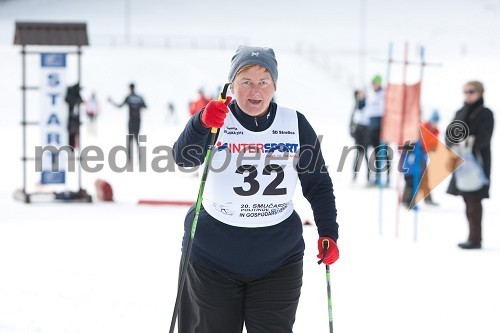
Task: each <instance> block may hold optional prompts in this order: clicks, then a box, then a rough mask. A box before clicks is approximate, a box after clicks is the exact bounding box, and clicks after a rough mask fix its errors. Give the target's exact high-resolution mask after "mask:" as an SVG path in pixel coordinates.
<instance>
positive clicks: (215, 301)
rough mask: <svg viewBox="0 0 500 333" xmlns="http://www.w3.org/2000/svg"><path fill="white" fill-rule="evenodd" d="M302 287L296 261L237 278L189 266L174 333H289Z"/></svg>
mask: <svg viewBox="0 0 500 333" xmlns="http://www.w3.org/2000/svg"><path fill="white" fill-rule="evenodd" d="M301 287H302V260H300V261H298V262H294V263H290V264H286V265H284V266H282V267H280V268H278V269H277V270H275V271H273V272H271V273H269V274H268V275H266V276H264V277H262V278H258V279H253V280H247V279H241V278H237V277H235V276H233V275H230V274H227V273H224V272H220V271H217V270H213V269H208V268H206V267H203V266H200V265H197V264H195V263H189V266H188V269H187V276H186V282H185V285H184V290H183V293H182V296H181V303H180V308H179V333H241V332H242V330H243V325H245V326H246V330H247V332H248V333H268V332H273V333H291V332H292V328H293V324H294V322H295V312H296V311H297V306H298V304H299V297H300V289H301Z"/></svg>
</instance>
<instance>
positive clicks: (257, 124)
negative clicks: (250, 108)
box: [253, 117, 259, 127]
mask: <svg viewBox="0 0 500 333" xmlns="http://www.w3.org/2000/svg"><path fill="white" fill-rule="evenodd" d="M253 120H254V121H255V126H257V127H259V123H258V122H257V117H254V118H253Z"/></svg>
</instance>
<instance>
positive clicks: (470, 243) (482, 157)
mask: <svg viewBox="0 0 500 333" xmlns="http://www.w3.org/2000/svg"><path fill="white" fill-rule="evenodd" d="M483 93H484V87H483V84H482V83H481V82H478V81H471V82H468V83H466V84H465V86H464V96H465V100H464V106H463V107H462V108H461V109H460V110H458V111H457V113H456V114H455V118H454V119H453V122H452V123H451V124H450V125H448V129H447V130H446V133H447V136H446V143H447V145H448V146H451V147H454V146H456V144H457V143H458V142H457V140H456V139H457V138H456V137H453V136H454V134H457V133H459V132H457V125H459V124H462V123H459V121H460V122H463V123H464V124H465V125H466V126H467V128H468V131H469V136H468V138H467V140H469V139H471V138H474V143H473V145H472V153H473V156H474V158H475V160H476V161H477V162H478V163H479V165H480V166H481V168H482V171H483V172H484V176H485V177H486V179H487V183H486V184H484V185H483V186H482V187H481V188H480V189H478V190H476V191H463V190H460V189H459V187H457V181H456V178H457V175H456V174H454V175H453V177H452V179H451V182H450V185H449V188H448V193H449V194H452V195H461V196H462V197H463V198H464V201H465V208H466V216H467V220H468V222H469V231H470V232H469V238H468V239H467V241H466V242H464V243H460V244H458V246H459V247H460V248H462V249H479V248H481V242H482V231H481V223H482V215H483V207H482V204H481V200H482V199H485V198H489V189H490V186H489V180H490V171H491V149H490V143H491V136H492V133H493V112H492V111H491V110H490V109H488V108H486V107H485V106H484V100H483ZM466 163H467V162H466Z"/></svg>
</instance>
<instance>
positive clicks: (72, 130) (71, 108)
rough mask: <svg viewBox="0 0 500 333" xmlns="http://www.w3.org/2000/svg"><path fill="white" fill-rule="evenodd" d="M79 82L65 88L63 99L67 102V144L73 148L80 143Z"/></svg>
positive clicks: (80, 97)
mask: <svg viewBox="0 0 500 333" xmlns="http://www.w3.org/2000/svg"><path fill="white" fill-rule="evenodd" d="M80 90H81V89H80V83H79V82H78V83H76V84H74V85H72V86H70V87H68V89H67V90H66V96H65V98H64V100H65V101H66V103H68V136H69V145H70V146H71V147H72V148H73V149H75V148H78V147H79V145H80V104H82V102H83V99H82V96H81V95H80Z"/></svg>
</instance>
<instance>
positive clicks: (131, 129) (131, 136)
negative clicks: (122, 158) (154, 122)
mask: <svg viewBox="0 0 500 333" xmlns="http://www.w3.org/2000/svg"><path fill="white" fill-rule="evenodd" d="M140 128H141V122H140V120H135V121H129V123H128V135H127V140H128V143H127V160H128V162H129V163H132V162H133V156H134V153H133V151H134V140H135V144H136V146H137V155H138V157H139V160H140V159H141V154H140V150H139V130H140Z"/></svg>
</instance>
